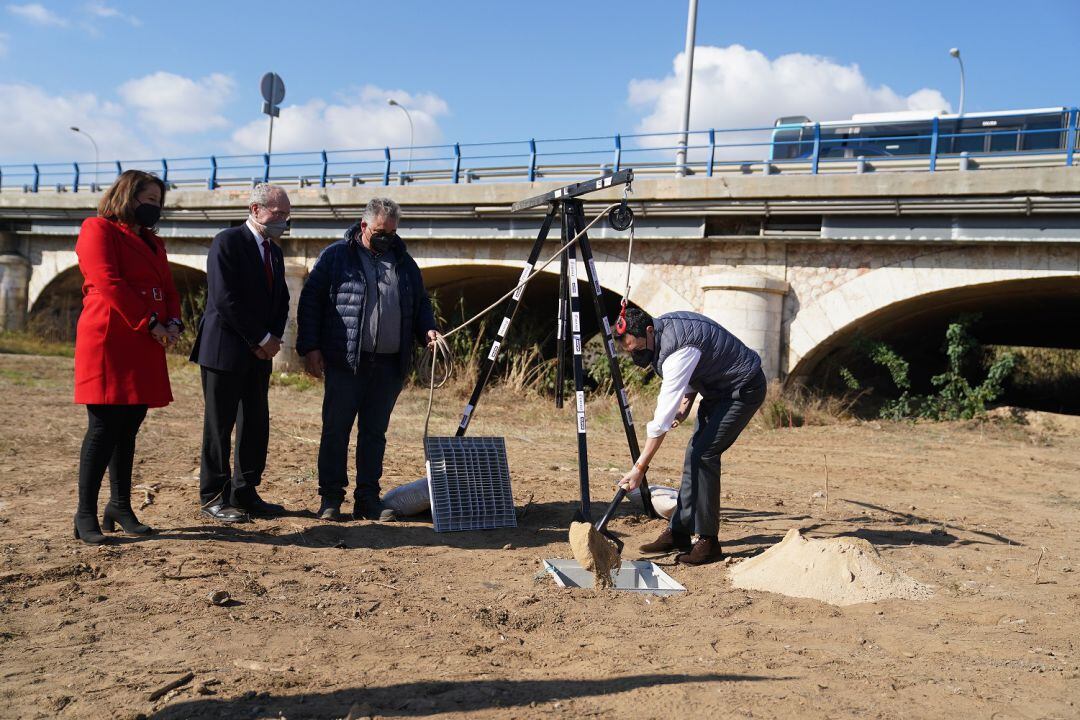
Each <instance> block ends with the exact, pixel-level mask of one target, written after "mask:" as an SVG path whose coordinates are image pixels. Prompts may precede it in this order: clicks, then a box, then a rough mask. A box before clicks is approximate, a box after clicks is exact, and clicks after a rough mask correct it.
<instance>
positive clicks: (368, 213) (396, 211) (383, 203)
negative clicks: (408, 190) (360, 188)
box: [362, 198, 401, 225]
mask: <svg viewBox="0 0 1080 720" xmlns="http://www.w3.org/2000/svg"><path fill="white" fill-rule="evenodd" d="M362 217H363V220H364V222H366V223H367V224H368V225H371V224H372V223H373V222H375V221H376V220H378V219H379V218H389V219H391V220H400V219H401V206H400V205H398V204H397V203H396V202H394V201H393V200H391V199H390V198H371V199H370V200H368V204H367V207H365V208H364V214H363V216H362Z"/></svg>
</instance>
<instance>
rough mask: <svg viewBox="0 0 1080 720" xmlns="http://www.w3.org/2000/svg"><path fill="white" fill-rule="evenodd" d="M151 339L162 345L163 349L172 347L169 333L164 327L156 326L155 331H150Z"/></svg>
mask: <svg viewBox="0 0 1080 720" xmlns="http://www.w3.org/2000/svg"><path fill="white" fill-rule="evenodd" d="M150 337H152V338H154V340H157V341H158V342H159V343H161V345H162V346H163V347H168V346H169V345H170V343H169V331H168V330H166V329H165V328H164V327H163V326H162V325H155V326H154V327H153V329H151V330H150Z"/></svg>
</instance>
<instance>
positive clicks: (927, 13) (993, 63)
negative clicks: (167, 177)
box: [0, 0, 1080, 163]
mask: <svg viewBox="0 0 1080 720" xmlns="http://www.w3.org/2000/svg"><path fill="white" fill-rule="evenodd" d="M0 2H2V3H3V4H2V5H0V163H3V162H10V161H15V160H49V159H86V158H87V156H88V155H89V152H88V146H87V145H86V141H85V139H83V138H79V137H78V136H75V135H74V134H73V133H71V132H70V131H69V130H68V129H67V128H68V126H69V125H72V124H77V125H80V126H82V127H84V128H86V129H87V130H89V131H91V132H93V133H94V135H95V137H97V139H98V142H99V144H100V145H101V146H102V147H101V152H102V156H103V158H112V157H121V158H125V159H126V158H134V157H141V156H158V155H161V154H167V155H178V154H179V155H186V154H203V153H210V152H217V153H226V152H239V151H245V150H256V149H258V148H259V147H260V146H261V144H263V143H265V116H262V115H260V114H259V109H260V98H259V95H258V87H257V85H258V79H259V77H260V75H261V74H262V73H263V72H265V71H267V70H271V69H273V70H276V71H277V72H278V73H280V74H281V75H282V76H283V77H284V78H285V81H286V85H287V96H286V99H285V102H284V108H285V109H284V112H283V115H282V118H281V120H280V122H279V124H278V126H277V127H276V128H275V137H277V138H278V141H277V143H276V144H277V146H278V147H279V148H280V149H319V148H321V147H328V148H331V147H343V146H352V147H373V146H382V145H384V144H392V145H397V144H406V143H407V142H408V125H407V123H406V121H405V118H404V115H403V114H402V113H401V112H400V111H399V110H397V109H396V108H390V107H388V106H386V102H385V101H386V98H387V97H395V98H398V99H399V100H401V101H402V102H403V103H404V104H406V105H407V106H408V107H409V108H410V110H411V111H412V113H413V119H414V121H415V122H416V135H417V142H418V143H421V142H447V141H448V142H453V141H455V140H460V141H462V142H476V141H485V140H502V139H518V138H528V137H537V138H543V137H567V136H570V137H572V136H581V135H595V134H604V135H606V134H612V133H615V132H623V133H629V132H635V131H641V130H649V131H655V130H675V129H677V125H678V116H679V107H678V101H677V98H678V93H679V88H680V87H681V81H680V79H679V75H678V71H677V70H676V59H677V57H679V56H680V53H681V52H682V49H683V43H684V32H685V27H686V6H687V3H686V2H684V1H683V0H654V1H653V2H642V1H636V0H621V1H620V0H594V1H589V0H578V1H577V2H573V3H534V2H509V1H506V2H465V1H462V2H419V1H417V0H395V1H394V2H383V3H372V2H314V1H312V2H306V3H302V2H295V1H293V2H276V1H274V0H263V1H262V2H240V1H238V0H227V1H225V2H222V1H220V0H219V1H218V2H205V1H204V0H185V1H184V2H153V3H148V2H138V3H136V2H130V1H128V0H101V1H95V2H90V1H84V0H71V1H66V2H62V1H60V0H38V1H37V2H24V1H23V0H6V1H5V0H0ZM1076 27H1080V1H1078V0H1046V1H1044V2H1029V3H1026V4H1020V5H1018V4H1017V3H1014V2H1010V3H1006V2H999V1H997V0H987V1H984V2H981V3H978V4H975V3H967V2H923V1H921V0H914V1H909V2H905V3H902V4H900V3H881V2H878V3H861V4H854V3H851V2H830V1H828V0H826V1H825V2H818V3H806V2H785V1H777V0H774V1H773V2H770V3H746V2H733V1H730V0H723V1H721V0H700V8H699V17H698V34H697V47H698V50H697V59H696V61H695V98H694V115H693V122H692V125H693V126H694V127H700V128H705V127H709V126H714V127H725V126H728V127H730V126H732V125H739V124H743V123H749V124H770V123H771V121H772V119H773V118H774V117H776V116H778V115H782V114H805V115H809V116H811V117H814V118H815V119H822V120H824V119H841V118H845V117H849V116H850V115H851V114H852V113H854V112H873V111H886V110H896V109H939V108H941V107H946V106H951V107H952V109H955V108H956V104H957V97H958V86H959V80H958V69H957V64H956V61H955V60H953V59H952V58H951V57H949V56H948V54H947V51H948V48H949V47H951V46H959V47H960V48H961V49H962V53H963V57H964V60H965V65H966V70H967V98H966V107H965V110H966V111H968V112H972V111H977V110H996V109H1007V108H1022V107H1045V106H1056V105H1072V104H1077V103H1080V87H1078V84H1077V82H1076V79H1075V78H1076V71H1075V67H1076V60H1075V42H1074V36H1075V28H1076ZM278 143H279V144H278Z"/></svg>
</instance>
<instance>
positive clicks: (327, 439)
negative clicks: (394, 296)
mask: <svg viewBox="0 0 1080 720" xmlns="http://www.w3.org/2000/svg"><path fill="white" fill-rule="evenodd" d="M404 383H405V378H404V376H403V375H402V372H401V357H400V356H399V355H398V354H397V353H393V354H388V355H367V356H365V358H364V359H362V360H361V361H360V367H359V369H358V370H357V372H355V373H354V372H352V370H349V369H340V368H335V367H327V368H326V389H325V394H324V395H323V410H322V421H323V427H322V438H321V440H320V442H319V494H320V495H322V497H323V499H324V500H326V501H329V502H335V503H341V501H342V500H344V499H345V488H346V487H348V484H349V477H348V459H349V436H350V435H351V434H352V426H353V422H354V421H355V422H356V423H357V431H356V490H355V491H354V495H355V496H356V498H357V500H358V501H359V502H361V503H363V502H366V501H368V500H373V499H375V498H377V497H378V496H379V491H380V487H379V479H380V478H381V477H382V472H383V456H384V455H385V453H386V429H387V428H388V427H389V426H390V414H391V413H392V412H393V411H394V405H395V404H396V403H397V398H398V395H399V394H400V393H401V388H402V385H404Z"/></svg>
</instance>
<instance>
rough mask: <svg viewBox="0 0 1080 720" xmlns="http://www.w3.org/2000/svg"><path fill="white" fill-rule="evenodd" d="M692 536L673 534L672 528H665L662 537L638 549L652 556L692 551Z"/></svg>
mask: <svg viewBox="0 0 1080 720" xmlns="http://www.w3.org/2000/svg"><path fill="white" fill-rule="evenodd" d="M690 546H691V544H690V536H689V535H683V534H681V533H680V534H678V535H676V534H675V533H674V532H672V530H671V527H670V526H669V527H666V528H664V532H662V533H660V537H658V538H656V539H655V540H653V541H652V542H651V543H645V544H644V545H642V546H641V547H639V548H638V550H640V551H641V552H643V553H648V554H650V555H657V554H664V553H669V552H672V551H675V550H683V551H688V550H690Z"/></svg>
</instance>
